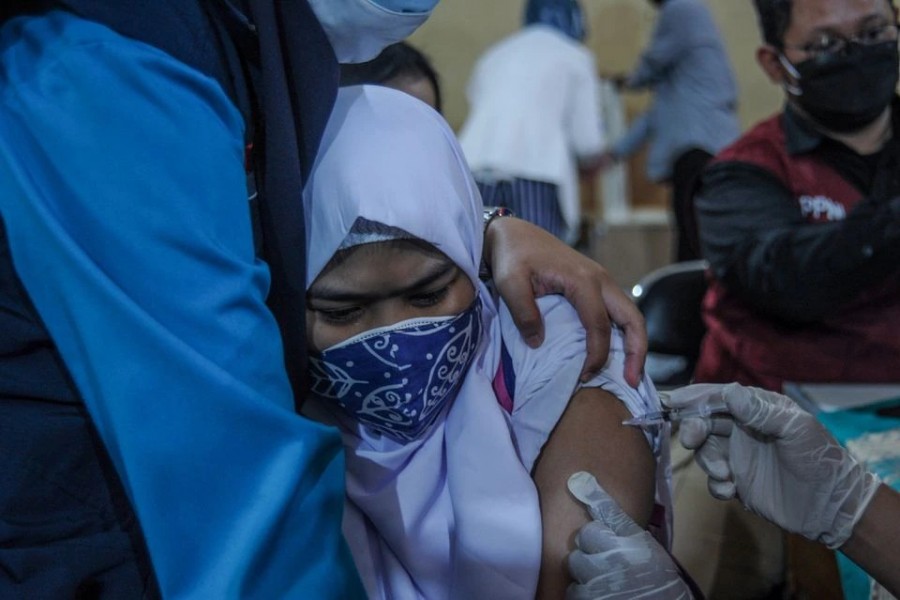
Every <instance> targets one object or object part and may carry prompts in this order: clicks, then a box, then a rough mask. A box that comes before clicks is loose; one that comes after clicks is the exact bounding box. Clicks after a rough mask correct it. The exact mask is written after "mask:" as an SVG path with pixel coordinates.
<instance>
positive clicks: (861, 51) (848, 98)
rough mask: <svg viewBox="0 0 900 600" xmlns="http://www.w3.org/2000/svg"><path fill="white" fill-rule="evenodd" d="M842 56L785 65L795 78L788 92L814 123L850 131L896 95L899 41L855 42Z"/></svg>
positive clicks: (899, 74) (878, 112)
mask: <svg viewBox="0 0 900 600" xmlns="http://www.w3.org/2000/svg"><path fill="white" fill-rule="evenodd" d="M848 50H849V52H847V54H844V55H840V56H829V57H825V58H812V59H810V60H805V61H803V62H802V63H798V64H797V65H792V64H791V63H790V62H788V61H787V59H786V58H784V57H783V56H782V57H780V58H781V62H782V65H784V66H785V68H787V69H788V71H789V72H790V73H791V75H793V76H794V77H795V78H796V79H797V82H798V84H797V86H791V87H787V86H786V89H787V92H788V93H789V94H791V96H793V98H794V100H795V101H796V102H797V104H798V105H799V106H800V108H802V109H803V111H804V112H805V113H806V114H807V115H809V116H810V117H811V118H812V119H813V120H814V121H815V122H816V123H818V124H819V125H821V126H822V127H824V128H825V129H828V130H830V131H837V132H842V133H846V132H851V131H857V130H859V129H862V128H863V127H865V126H866V125H868V124H869V123H871V122H872V121H874V120H875V119H877V118H878V116H879V115H881V113H882V112H884V109H885V108H887V106H888V105H889V104H890V103H891V100H892V99H893V97H894V94H895V91H896V87H897V80H898V78H900V57H898V52H897V42H884V43H881V44H874V45H871V46H862V45H859V44H855V43H851V44H850V46H849V47H848Z"/></svg>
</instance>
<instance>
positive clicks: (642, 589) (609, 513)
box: [566, 471, 693, 600]
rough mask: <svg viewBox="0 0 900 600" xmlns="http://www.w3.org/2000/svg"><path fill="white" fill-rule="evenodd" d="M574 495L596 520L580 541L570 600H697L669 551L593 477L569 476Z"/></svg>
mask: <svg viewBox="0 0 900 600" xmlns="http://www.w3.org/2000/svg"><path fill="white" fill-rule="evenodd" d="M568 486H569V491H571V492H572V494H573V495H574V496H575V497H576V498H577V499H578V500H580V501H581V502H583V503H584V504H585V505H586V506H587V509H588V511H589V512H590V514H591V517H593V518H594V520H593V521H591V522H590V523H588V524H587V525H585V526H584V527H582V528H581V530H580V531H579V532H578V535H577V536H576V538H575V545H576V550H574V551H573V552H572V553H571V554H569V572H570V573H571V575H572V578H573V579H574V580H575V583H572V584H570V585H569V588H568V589H567V590H566V599H567V600H594V599H597V598H622V599H626V598H627V599H632V598H654V599H666V600H669V599H676V598H678V599H685V600H687V599H689V598H693V596H692V595H691V593H690V591H689V589H688V587H687V584H685V583H684V581H683V580H682V579H681V576H680V575H679V572H678V568H677V567H676V566H675V563H674V562H673V561H672V558H671V557H670V556H669V553H668V552H666V551H665V549H664V548H663V547H662V546H660V545H659V543H658V542H657V541H656V540H655V539H654V538H653V536H652V535H650V533H649V532H647V531H645V530H644V529H641V527H640V526H639V525H638V524H637V523H635V522H634V521H633V520H631V517H629V516H628V515H627V514H625V511H623V510H622V509H621V508H620V507H619V505H618V504H616V501H615V500H613V499H612V498H611V497H610V496H609V494H607V493H606V491H605V490H604V489H603V488H602V487H600V484H599V483H597V480H596V479H595V478H594V476H593V475H591V474H590V473H585V472H584V471H580V472H578V473H575V474H574V475H572V476H571V477H570V478H569V482H568Z"/></svg>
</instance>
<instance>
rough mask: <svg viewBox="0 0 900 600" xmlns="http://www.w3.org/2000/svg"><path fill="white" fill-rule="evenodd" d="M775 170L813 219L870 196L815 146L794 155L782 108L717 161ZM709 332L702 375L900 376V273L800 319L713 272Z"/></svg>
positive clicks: (763, 382)
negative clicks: (765, 309)
mask: <svg viewBox="0 0 900 600" xmlns="http://www.w3.org/2000/svg"><path fill="white" fill-rule="evenodd" d="M730 161H740V162H744V163H749V164H752V165H755V166H758V167H761V168H763V169H765V170H766V171H768V172H770V173H771V174H772V175H774V176H775V177H776V178H778V180H779V181H781V182H782V183H783V185H784V186H785V188H787V189H788V190H790V192H791V194H792V195H793V197H794V199H793V200H792V201H793V202H795V203H797V206H798V210H802V211H803V213H804V214H806V218H807V220H808V221H809V222H811V223H816V222H827V221H831V220H840V219H843V218H844V215H846V214H847V213H849V212H850V210H851V209H852V208H853V207H854V206H855V205H856V204H857V203H858V202H859V201H860V200H861V199H862V198H863V194H862V192H860V191H859V190H858V189H856V188H855V187H853V186H852V185H851V184H850V183H849V182H848V181H847V180H846V179H844V178H843V177H842V176H841V175H840V174H839V173H838V172H837V171H836V170H835V169H833V168H832V167H830V166H829V165H828V164H826V163H825V162H824V161H823V160H822V159H821V158H818V157H817V156H816V153H815V152H811V153H808V154H802V155H798V156H791V155H790V154H789V153H788V151H787V143H786V140H785V134H784V129H783V126H782V120H781V117H780V115H777V116H775V117H773V118H771V119H768V120H766V121H763V122H762V123H760V124H759V125H757V126H756V127H754V128H753V129H752V130H750V131H749V132H747V133H746V134H745V135H744V136H742V137H741V138H740V139H739V140H738V141H737V142H735V143H734V144H733V145H732V146H730V147H728V148H726V149H725V150H723V151H722V152H721V153H720V154H719V155H718V156H717V157H716V159H715V162H717V163H718V162H730ZM703 313H704V314H703V317H704V321H705V322H706V325H707V328H708V332H707V335H706V337H705V338H704V340H703V346H702V348H701V351H700V359H699V363H698V366H697V371H696V374H695V380H696V381H697V382H729V381H737V382H739V383H742V384H744V385H755V386H759V387H763V388H767V389H771V390H776V391H780V390H781V388H782V384H783V383H784V382H785V381H810V382H886V381H897V380H900V275H894V276H892V277H890V278H888V279H887V280H885V281H883V282H881V283H880V284H878V285H876V286H873V287H871V288H868V289H866V290H864V291H863V292H861V293H860V294H859V295H858V296H857V297H856V298H854V300H853V301H851V302H849V303H848V304H846V305H845V306H844V307H843V308H842V309H841V310H840V311H837V312H835V314H833V315H832V316H829V317H826V318H825V319H823V320H821V321H817V322H815V323H806V324H792V323H786V322H778V321H775V320H773V319H771V318H769V317H767V316H765V315H762V314H760V313H759V312H757V311H756V310H754V309H753V308H752V307H751V306H750V305H748V304H747V303H745V302H743V301H742V300H740V299H739V298H738V297H737V296H735V295H734V294H733V293H731V292H730V291H729V290H728V289H727V288H726V287H725V286H724V285H722V283H721V282H719V281H717V280H716V279H714V278H712V279H711V281H710V286H709V290H708V291H707V294H706V297H705V298H704V300H703Z"/></svg>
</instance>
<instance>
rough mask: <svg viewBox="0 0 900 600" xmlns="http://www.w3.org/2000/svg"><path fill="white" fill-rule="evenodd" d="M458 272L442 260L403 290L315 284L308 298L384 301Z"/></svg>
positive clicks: (339, 300) (453, 264)
mask: <svg viewBox="0 0 900 600" xmlns="http://www.w3.org/2000/svg"><path fill="white" fill-rule="evenodd" d="M458 270H459V267H457V266H456V264H455V263H454V262H453V261H451V260H442V261H441V262H440V263H438V264H436V265H435V266H434V267H432V268H431V269H429V270H428V271H427V272H426V273H424V274H423V275H422V276H421V277H419V278H418V279H416V280H415V281H413V282H412V283H410V284H409V285H406V286H403V287H402V288H397V289H394V290H388V291H386V292H383V293H375V294H371V293H360V292H355V291H352V290H346V289H342V288H341V287H340V285H337V286H335V285H329V284H327V283H325V284H318V285H317V284H313V286H312V287H311V288H310V289H309V292H308V293H307V298H309V299H312V300H324V301H330V302H356V301H360V300H382V299H387V298H393V297H396V296H402V295H403V294H408V293H409V292H412V291H415V290H418V289H421V288H423V287H426V286H429V285H431V284H432V283H434V282H435V281H438V280H440V279H442V278H443V277H445V276H446V275H447V274H449V273H451V272H453V271H458Z"/></svg>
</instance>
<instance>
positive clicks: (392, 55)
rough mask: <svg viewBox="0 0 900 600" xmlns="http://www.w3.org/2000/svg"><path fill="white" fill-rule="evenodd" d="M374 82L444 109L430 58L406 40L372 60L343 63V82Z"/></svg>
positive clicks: (389, 47)
mask: <svg viewBox="0 0 900 600" xmlns="http://www.w3.org/2000/svg"><path fill="white" fill-rule="evenodd" d="M363 83H373V84H379V85H383V86H386V87H389V88H394V89H395V90H400V91H401V92H406V93H407V94H409V95H411V96H414V97H416V98H418V99H419V100H421V101H422V102H424V103H426V104H429V105H431V107H432V108H434V109H435V110H436V111H438V112H441V86H440V82H439V80H438V75H437V72H436V71H435V69H434V67H433V66H432V65H431V61H429V60H428V57H427V56H425V55H424V54H422V53H421V52H420V51H419V50H418V49H417V48H415V47H414V46H412V45H411V44H408V43H406V42H397V43H396V44H391V45H390V46H388V47H387V48H385V49H384V50H382V51H381V54H379V55H378V56H376V57H375V58H373V59H372V60H370V61H369V62H364V63H358V64H347V65H341V85H342V86H346V85H360V84H363Z"/></svg>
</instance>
